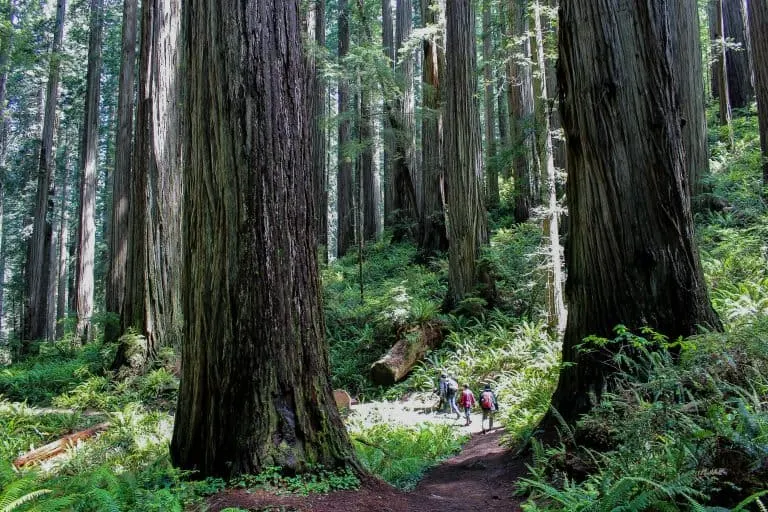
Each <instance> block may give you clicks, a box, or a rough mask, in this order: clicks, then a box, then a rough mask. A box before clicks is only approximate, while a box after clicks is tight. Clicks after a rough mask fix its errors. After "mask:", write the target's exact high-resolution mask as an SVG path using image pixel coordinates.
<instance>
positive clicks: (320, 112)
mask: <svg viewBox="0 0 768 512" xmlns="http://www.w3.org/2000/svg"><path fill="white" fill-rule="evenodd" d="M307 29H308V35H309V39H310V40H311V41H314V42H315V46H316V48H315V51H310V52H308V56H309V58H308V59H307V63H308V66H309V80H310V82H309V95H308V101H309V105H310V106H309V112H311V119H312V120H313V121H312V132H311V137H312V159H311V163H312V175H313V177H314V183H315V191H314V194H315V204H316V205H317V208H316V209H315V215H316V216H317V243H318V245H319V246H320V247H322V254H321V255H320V256H321V258H322V259H323V261H325V260H326V259H327V257H328V192H327V190H326V177H325V164H326V160H327V156H326V154H325V148H326V145H325V95H326V83H325V79H324V78H323V75H322V71H321V70H320V69H319V68H318V52H321V51H322V50H323V49H324V48H325V0H311V2H310V8H309V11H308V19H307Z"/></svg>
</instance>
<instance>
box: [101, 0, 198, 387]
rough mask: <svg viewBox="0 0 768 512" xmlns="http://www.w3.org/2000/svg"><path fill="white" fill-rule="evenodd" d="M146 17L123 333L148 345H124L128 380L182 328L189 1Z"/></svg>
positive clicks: (156, 6)
mask: <svg viewBox="0 0 768 512" xmlns="http://www.w3.org/2000/svg"><path fill="white" fill-rule="evenodd" d="M141 16H142V20H141V27H142V28H141V55H140V57H139V63H140V72H139V102H138V106H137V111H136V150H135V155H136V158H135V160H134V171H133V185H132V192H131V197H132V200H131V211H130V230H131V240H130V252H129V257H128V273H127V279H126V280H127V290H126V297H125V303H124V305H123V311H122V315H121V327H122V330H123V331H126V330H128V329H131V328H133V329H134V330H136V331H137V332H138V333H139V334H141V335H143V338H142V339H140V340H136V339H135V338H124V340H123V341H124V342H123V343H121V345H120V347H119V349H118V353H117V356H116V358H115V362H114V364H113V366H114V368H116V369H121V368H122V371H121V374H122V375H126V374H127V373H136V372H140V371H142V370H143V369H144V367H145V366H146V364H147V362H148V359H150V358H151V357H152V356H153V355H155V354H156V353H157V350H158V349H159V348H160V347H163V346H175V345H178V344H179V342H180V337H181V328H182V326H181V324H182V312H181V284H180V283H181V268H182V254H181V251H182V249H181V247H182V246H181V237H182V233H181V212H180V210H184V205H183V204H182V181H181V175H180V170H181V158H182V156H181V153H182V149H183V143H184V141H183V140H181V117H180V115H181V114H180V112H179V108H178V105H179V103H180V94H179V84H178V78H179V77H178V69H179V66H180V64H179V59H180V56H179V44H180V42H179V38H180V28H181V0H146V1H145V2H144V3H143V5H142V12H141ZM137 342H138V345H137ZM135 351H138V352H139V353H140V357H137V354H136V353H134V352H135Z"/></svg>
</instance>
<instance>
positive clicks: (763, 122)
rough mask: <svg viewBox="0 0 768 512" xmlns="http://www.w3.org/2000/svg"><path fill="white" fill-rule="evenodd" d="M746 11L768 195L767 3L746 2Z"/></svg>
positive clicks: (765, 187) (765, 192)
mask: <svg viewBox="0 0 768 512" xmlns="http://www.w3.org/2000/svg"><path fill="white" fill-rule="evenodd" d="M747 11H748V13H747V17H748V18H749V38H750V41H751V48H752V70H753V73H754V76H755V96H756V97H757V119H758V124H759V125H760V146H761V148H762V150H763V166H762V167H763V193H764V194H767V195H768V30H766V27H768V3H766V2H763V1H760V0H747Z"/></svg>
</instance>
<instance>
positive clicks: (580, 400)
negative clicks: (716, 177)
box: [553, 0, 720, 421]
mask: <svg viewBox="0 0 768 512" xmlns="http://www.w3.org/2000/svg"><path fill="white" fill-rule="evenodd" d="M668 5H669V4H668V3H664V2H630V1H626V2H620V4H619V6H618V8H617V6H616V3H615V2H613V1H607V0H598V1H595V0H572V1H569V2H564V3H563V4H562V6H561V8H560V59H559V66H558V74H559V82H560V84H561V104H562V106H563V110H562V111H563V125H564V127H565V130H566V137H567V148H568V149H567V156H568V169H569V178H568V184H567V197H568V205H569V217H568V218H569V222H570V229H569V236H570V244H569V247H568V251H567V256H566V263H567V267H568V281H567V285H566V295H567V297H568V301H567V302H568V305H569V310H568V323H567V328H566V332H565V338H564V342H563V361H565V362H575V363H576V364H575V365H573V366H567V367H565V368H563V370H562V371H561V374H560V382H559V384H558V388H557V390H556V392H555V395H554V397H553V406H554V407H555V408H556V409H557V410H558V411H560V413H561V414H562V415H563V416H564V418H565V419H566V420H567V421H573V420H575V419H576V418H577V416H578V415H579V413H581V412H584V411H586V410H587V409H588V408H589V407H590V403H589V394H590V392H594V393H596V394H597V395H598V396H599V394H600V392H601V391H602V388H603V371H604V369H605V367H604V366H603V364H602V363H604V362H605V360H604V359H601V357H608V356H606V355H603V356H597V355H588V354H586V353H584V352H579V351H578V350H577V348H576V347H577V345H579V344H580V343H581V342H582V339H583V338H584V337H585V336H588V335H598V336H605V337H611V334H612V329H613V327H614V326H616V325H617V324H620V323H621V324H624V325H626V326H627V327H629V328H630V329H637V328H640V327H642V326H645V325H648V326H651V327H652V328H654V329H655V330H657V331H658V332H660V333H663V334H665V335H667V336H669V337H670V338H671V339H674V338H676V337H677V336H687V335H690V334H693V333H695V332H697V330H698V326H700V325H701V326H707V327H710V328H720V322H719V320H718V318H717V316H716V314H715V312H714V310H713V309H712V307H711V304H710V301H709V297H708V295H707V288H706V285H705V283H704V278H703V274H702V271H701V266H700V262H699V256H698V251H697V248H696V246H695V243H694V235H693V222H692V217H691V212H690V198H689V195H688V189H687V187H688V185H687V183H686V179H685V157H684V149H683V141H682V137H681V132H680V124H681V111H680V107H679V105H678V102H677V100H676V89H675V79H674V75H675V68H674V62H673V59H674V56H673V53H672V52H673V49H674V46H673V45H672V42H671V35H670V30H672V29H673V28H672V27H673V25H672V24H671V19H672V15H671V13H670V12H669V11H668V10H667V9H670V7H668Z"/></svg>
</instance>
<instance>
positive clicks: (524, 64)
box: [507, 0, 538, 222]
mask: <svg viewBox="0 0 768 512" xmlns="http://www.w3.org/2000/svg"><path fill="white" fill-rule="evenodd" d="M527 4H528V2H527V0H514V3H513V5H512V6H511V9H510V12H509V20H510V37H512V40H513V41H516V42H517V41H519V42H517V43H516V44H514V46H513V53H512V55H510V59H509V60H508V61H507V77H508V80H507V81H508V82H509V86H508V87H509V88H508V89H507V95H508V97H509V112H510V122H509V126H510V133H511V138H512V150H513V152H514V154H513V158H512V167H513V168H514V178H515V221H517V222H525V221H527V220H528V219H529V218H530V216H531V208H532V207H533V206H535V202H536V201H537V198H538V186H537V184H536V182H537V177H535V176H534V173H533V151H534V148H535V147H536V143H535V135H534V130H533V106H534V105H533V78H532V76H531V66H530V64H529V62H530V60H531V41H530V38H529V37H528V36H527V34H528V12H527Z"/></svg>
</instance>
